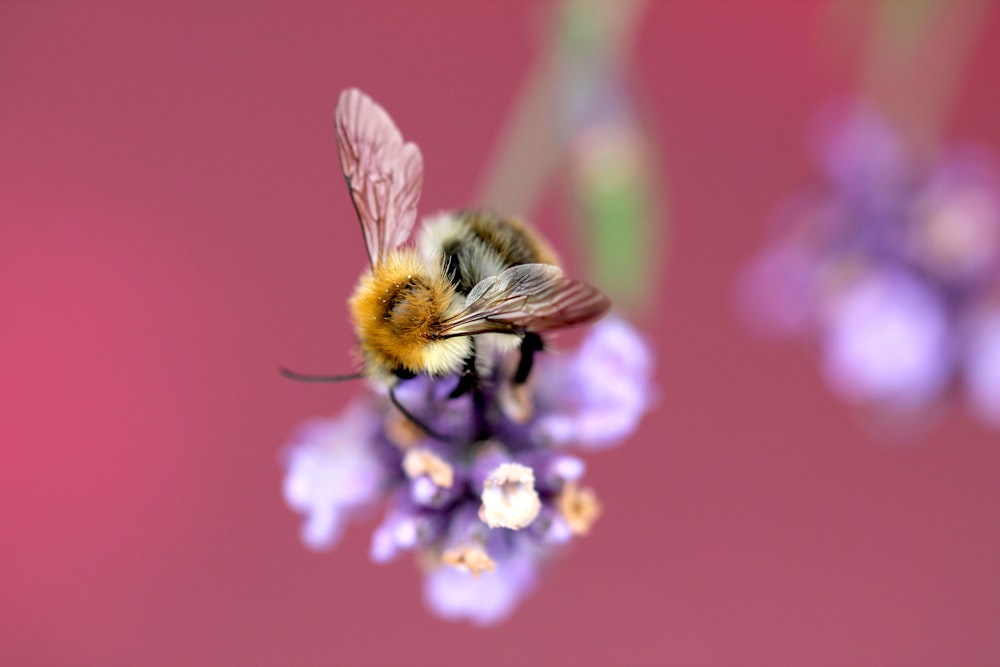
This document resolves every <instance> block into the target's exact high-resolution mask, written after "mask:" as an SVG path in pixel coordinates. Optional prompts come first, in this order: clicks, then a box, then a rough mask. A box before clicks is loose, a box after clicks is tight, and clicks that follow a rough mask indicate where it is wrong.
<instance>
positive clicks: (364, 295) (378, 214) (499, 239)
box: [283, 88, 610, 430]
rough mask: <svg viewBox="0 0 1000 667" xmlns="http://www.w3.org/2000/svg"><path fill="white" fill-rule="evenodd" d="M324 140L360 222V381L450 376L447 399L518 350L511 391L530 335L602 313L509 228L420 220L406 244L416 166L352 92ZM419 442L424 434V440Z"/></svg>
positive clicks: (517, 227)
mask: <svg viewBox="0 0 1000 667" xmlns="http://www.w3.org/2000/svg"><path fill="white" fill-rule="evenodd" d="M335 118H336V137H337V148H338V152H339V155H340V164H341V167H342V169H343V172H344V178H345V180H346V181H347V188H348V191H349V193H350V196H351V201H352V202H353V204H354V209H355V211H356V212H357V216H358V220H359V221H360V222H361V232H362V236H363V237H364V243H365V248H366V250H367V252H368V260H369V264H370V268H368V269H367V270H365V271H364V272H363V273H362V275H361V277H360V279H359V281H358V284H357V287H356V288H355V291H354V294H353V296H352V297H351V299H350V302H349V303H350V311H351V319H352V321H353V324H354V331H355V334H356V336H357V340H358V344H359V347H360V349H361V354H362V358H363V370H362V371H361V373H358V374H355V375H351V376H340V377H324V376H309V375H301V374H298V373H293V372H291V371H287V370H285V371H283V372H284V373H285V374H286V375H287V376H289V377H293V378H294V379H301V380H314V381H323V380H336V379H345V378H348V377H365V378H368V379H369V380H371V381H373V382H375V383H377V384H379V385H382V386H384V387H385V388H386V389H388V390H389V394H390V397H391V398H392V400H393V403H395V404H396V406H397V407H398V408H399V409H400V411H401V412H403V414H404V415H405V416H407V417H408V418H410V419H411V420H413V421H414V422H415V423H417V424H418V425H420V426H423V425H422V424H420V422H419V421H417V420H415V419H413V417H412V415H410V414H409V413H408V412H407V411H406V410H405V408H403V406H401V405H400V404H399V403H398V401H396V400H395V395H394V394H393V393H392V389H393V387H394V386H395V385H396V384H397V383H398V382H399V381H400V380H405V379H409V378H413V377H416V376H417V375H421V374H426V375H429V376H432V377H445V376H451V375H461V377H462V380H461V381H460V383H459V386H458V387H456V389H455V391H454V392H452V395H453V396H457V395H460V394H461V393H462V392H464V391H468V390H470V389H473V388H474V387H475V385H476V383H477V382H478V381H479V380H480V378H482V377H484V376H485V375H486V374H487V373H489V372H491V371H492V370H493V369H494V368H495V363H496V359H498V358H499V357H500V356H502V355H503V354H504V353H505V352H507V351H511V350H513V349H516V348H517V347H520V351H521V357H520V361H519V363H518V366H517V369H516V371H514V375H513V377H511V378H510V381H511V382H513V383H515V384H521V383H523V382H525V381H526V380H527V377H528V375H529V374H530V371H531V365H532V358H533V355H534V353H535V352H538V351H540V350H541V349H542V348H543V347H544V345H543V339H542V334H545V333H547V332H550V331H553V330H556V329H562V328H566V327H569V326H573V325H578V324H584V323H587V322H591V321H593V320H596V319H598V318H599V317H601V316H602V315H604V314H605V313H606V312H607V310H608V309H609V307H610V302H609V300H608V298H607V297H606V296H605V295H604V294H603V293H602V292H601V291H600V290H598V289H597V288H595V287H592V286H591V285H588V284H586V283H583V282H580V281H577V280H573V279H570V278H568V277H566V276H565V275H564V273H563V271H562V269H561V268H560V267H559V264H558V260H557V258H556V255H555V253H553V252H552V250H551V249H550V248H549V247H548V245H547V244H546V243H545V242H544V241H543V240H542V239H541V237H540V236H538V234H536V233H535V232H534V231H533V230H532V229H531V228H530V227H528V226H527V225H526V224H525V223H523V222H521V221H520V220H518V219H515V218H510V217H504V216H500V215H497V214H494V213H491V212H487V211H460V212H447V213H441V214H438V215H436V216H432V217H430V218H428V219H425V220H424V222H423V225H422V227H421V229H420V231H419V233H418V234H417V238H416V242H415V244H413V245H407V240H408V239H409V237H410V233H411V231H412V230H413V227H414V224H415V222H416V219H417V202H418V201H419V199H420V193H421V188H422V185H423V157H422V155H421V153H420V149H419V148H418V147H417V146H416V145H415V144H413V143H409V142H404V140H403V136H402V134H401V133H400V131H399V129H398V128H397V127H396V124H395V123H394V122H393V120H392V118H391V117H390V116H389V114H388V113H387V112H386V111H385V109H383V108H382V107H381V106H380V105H378V104H377V103H376V102H374V101H373V100H372V99H371V98H370V97H368V96H367V95H365V94H364V93H362V92H361V91H359V90H357V89H353V88H352V89H348V90H345V91H344V92H343V93H342V94H341V96H340V99H339V101H338V103H337V109H336V115H335ZM425 430H428V429H425Z"/></svg>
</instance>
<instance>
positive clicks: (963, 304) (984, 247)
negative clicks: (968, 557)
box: [739, 103, 1000, 426]
mask: <svg viewBox="0 0 1000 667" xmlns="http://www.w3.org/2000/svg"><path fill="white" fill-rule="evenodd" d="M816 129H817V132H816V133H815V135H814V139H815V141H814V142H813V147H814V149H815V151H814V153H815V157H816V162H817V163H818V166H819V168H820V169H821V171H822V173H823V175H824V176H825V179H824V181H823V182H822V183H821V184H818V185H816V186H815V187H813V188H811V189H809V190H807V191H804V192H801V193H799V194H798V195H797V196H795V197H793V198H792V199H790V200H789V201H788V202H786V203H785V205H784V206H783V207H782V208H780V209H779V210H778V212H777V215H776V218H777V220H776V222H777V223H778V225H777V229H776V234H775V238H774V239H773V240H772V241H771V243H770V244H769V245H768V246H767V247H766V248H765V249H764V250H763V251H762V252H761V253H760V254H759V255H758V256H757V257H756V258H755V259H754V260H753V262H752V263H751V264H750V265H749V266H748V268H747V271H746V273H745V274H744V276H743V279H742V281H741V282H740V285H739V287H740V292H739V294H740V297H741V299H742V302H743V305H744V306H745V307H746V309H747V313H748V315H750V317H751V320H750V321H751V323H752V324H754V325H756V326H757V327H758V328H760V329H761V330H762V331H763V332H764V333H769V334H776V335H784V336H793V335H797V336H809V337H811V338H813V339H814V340H816V341H817V344H818V346H819V349H820V353H821V358H822V370H823V373H824V376H825V378H826V380H827V383H828V385H829V386H830V388H831V389H832V390H833V391H834V392H835V393H836V394H838V395H839V396H841V397H843V398H844V399H846V400H848V401H851V402H856V403H862V404H866V405H872V406H875V407H876V408H877V409H881V410H885V411H888V412H890V413H914V412H916V411H919V410H924V409H926V408H928V407H930V406H931V405H933V404H935V403H937V402H938V401H940V400H941V399H942V398H943V397H944V396H945V395H946V393H947V392H949V391H951V390H960V391H962V392H963V393H964V395H965V396H966V397H967V400H968V401H969V403H970V406H971V407H972V409H973V410H974V411H975V412H976V413H977V414H979V415H980V416H981V417H982V418H983V419H985V420H986V421H988V422H991V423H993V424H995V425H997V426H1000V182H998V170H997V168H996V165H995V164H994V162H993V160H992V158H991V156H990V155H989V154H988V153H986V152H985V151H983V150H981V149H976V148H974V147H970V146H965V147H951V148H950V149H949V150H947V151H944V152H942V154H941V155H940V157H939V159H938V160H936V161H935V162H934V163H931V164H927V163H924V162H921V161H919V160H917V159H916V158H915V157H914V156H913V154H912V152H910V151H908V150H907V147H906V146H905V145H904V143H903V141H902V140H901V138H900V137H899V136H898V135H897V134H896V133H895V132H894V130H893V128H892V127H891V126H890V125H889V124H888V122H887V121H886V120H885V119H883V118H882V117H880V116H879V115H878V114H877V113H876V112H875V111H874V110H872V109H871V108H869V107H866V106H865V105H863V104H861V103H850V104H846V105H840V106H837V107H831V108H830V109H829V110H828V111H827V113H826V114H825V115H822V116H821V117H820V122H819V123H817V126H816Z"/></svg>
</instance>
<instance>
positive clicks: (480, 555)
mask: <svg viewBox="0 0 1000 667" xmlns="http://www.w3.org/2000/svg"><path fill="white" fill-rule="evenodd" d="M441 562H442V563H444V564H445V565H450V566H451V567H457V568H459V569H462V570H466V571H467V572H469V573H470V574H472V576H473V577H478V576H479V575H480V574H482V573H483V572H493V571H494V570H496V569H497V564H496V561H494V560H493V559H492V558H490V555H489V554H488V553H486V549H484V548H483V546H482V545H480V544H471V545H468V544H467V545H463V546H460V547H455V548H452V549H448V550H447V551H445V552H444V553H443V554H441Z"/></svg>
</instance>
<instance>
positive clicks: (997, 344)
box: [965, 309, 1000, 426]
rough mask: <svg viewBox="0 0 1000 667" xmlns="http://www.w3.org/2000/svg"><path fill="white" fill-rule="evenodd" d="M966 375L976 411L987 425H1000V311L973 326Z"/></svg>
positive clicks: (981, 319)
mask: <svg viewBox="0 0 1000 667" xmlns="http://www.w3.org/2000/svg"><path fill="white" fill-rule="evenodd" d="M965 374H966V378H967V380H968V383H969V400H970V401H971V403H972V408H973V410H975V412H976V413H977V414H978V415H979V416H981V417H982V418H983V419H984V420H986V421H987V422H989V423H991V424H993V425H995V426H1000V309H994V310H993V311H991V312H990V313H988V314H986V315H984V316H981V317H980V318H979V319H978V320H977V321H976V322H975V324H974V325H973V327H972V332H971V334H970V336H969V339H968V348H967V350H966V353H965Z"/></svg>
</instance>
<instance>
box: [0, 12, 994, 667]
mask: <svg viewBox="0 0 1000 667" xmlns="http://www.w3.org/2000/svg"><path fill="white" fill-rule="evenodd" d="M998 42H1000V12H998V11H997V8H996V7H995V6H994V5H993V4H991V3H986V2H977V1H976V0H965V1H963V2H956V3H934V2H928V1H920V2H916V1H914V2H899V3H877V2H856V1H852V0H848V1H830V2H792V1H777V0H775V1H762V2H752V3H751V2H738V1H720V2H713V3H696V2H684V1H679V0H678V1H662V2H647V3H642V2H629V3H620V4H616V5H615V6H614V8H613V9H610V10H609V9H608V7H607V6H604V5H600V4H594V3H579V2H575V3H562V4H558V3H540V2H458V1H450V0H441V1H437V2H432V3H415V2H413V3H411V2H388V1H375V2H367V3H350V4H349V3H346V2H344V3H340V2H338V3H329V4H322V3H299V4H296V3H280V4H279V3H266V2H259V3H228V2H212V3H178V2H171V3H162V4H161V3H143V4H141V5H133V4H128V3H99V2H92V3H55V2H53V3H30V2H7V3H3V5H2V6H0V90H2V93H0V95H2V104H0V305H2V308H3V321H2V323H0V360H2V365H0V368H2V371H3V376H4V382H3V383H2V384H0V400H2V405H3V406H4V407H3V411H2V412H3V416H2V418H0V525H2V526H3V534H4V536H5V539H4V546H3V548H2V549H0V591H2V595H0V599H2V602H0V628H2V629H0V661H2V662H3V663H4V664H11V665H36V664H37V665H248V664H253V665H287V664H294V665H329V664H336V665H421V664H436V665H451V664H455V665H457V664H469V663H470V662H473V663H475V664H477V665H482V666H486V665H509V664H548V665H608V664H628V665H662V664H679V665H750V664H771V665H804V664H881V665H896V664H898V665H912V664H961V665H993V664H997V663H998V662H1000V634H998V633H997V632H996V628H997V623H998V621H1000V575H998V573H997V570H996V563H997V562H998V560H1000V484H998V483H997V481H998V479H1000V434H998V432H997V430H996V429H995V428H991V427H989V426H987V425H984V424H982V423H980V422H979V421H977V420H976V419H974V418H973V417H971V416H970V415H969V414H968V413H967V412H966V411H964V410H962V409H955V407H954V406H950V405H949V404H944V405H943V406H941V407H940V408H939V409H938V410H937V413H936V414H935V418H934V419H933V420H931V421H930V422H929V423H924V422H921V423H918V424H912V423H911V424H908V425H906V426H904V428H903V429H902V430H903V431H905V434H904V437H900V436H899V434H898V432H897V431H898V429H897V431H894V435H893V436H892V437H884V429H880V428H877V427H876V428H872V425H871V421H872V419H871V417H870V416H868V415H866V414H865V413H859V411H858V409H857V408H856V407H851V406H849V405H847V404H845V403H843V402H841V401H840V400H838V399H836V398H835V397H833V396H831V395H830V393H829V391H828V389H827V386H826V384H825V383H824V381H823V379H822V377H821V374H820V372H819V370H818V367H817V360H816V354H815V350H814V349H812V348H811V347H810V346H809V345H808V344H805V345H803V344H781V343H774V342H764V341H761V340H760V339H758V338H755V337H754V336H752V335H750V334H749V333H748V330H747V329H748V327H747V326H746V325H745V322H744V321H743V319H741V317H740V315H739V314H738V309H737V308H735V307H734V284H735V283H736V281H737V279H738V276H739V275H740V274H741V271H742V268H743V266H744V265H745V264H746V262H748V261H749V260H750V258H751V257H753V256H754V255H755V253H757V252H758V250H759V248H760V247H761V245H762V244H763V242H764V240H765V238H766V229H767V226H768V220H769V218H770V216H771V215H772V213H773V211H774V209H775V207H776V205H778V204H779V203H780V202H781V201H782V200H783V199H785V198H786V197H787V196H788V195H789V193H792V192H794V191H795V190H797V189H799V188H801V187H803V186H804V185H806V184H808V183H810V182H812V181H814V180H815V179H816V178H817V176H816V166H815V164H814V162H813V160H812V159H811V158H810V155H809V153H808V150H807V146H806V134H807V133H806V130H807V127H808V125H809V123H810V122H811V119H812V118H813V117H814V115H815V113H816V111H817V110H818V109H819V108H820V107H821V106H822V105H823V104H824V103H826V102H827V101H828V100H829V99H831V98H834V97H839V96H843V95H845V94H846V95H853V94H855V93H858V92H863V93H865V94H867V95H868V96H869V97H870V98H871V99H873V100H875V102H876V103H878V104H880V105H881V106H882V108H883V109H884V110H885V113H886V114H887V115H888V117H889V118H891V119H892V120H893V121H894V122H896V123H897V124H898V125H899V127H900V128H901V132H902V133H904V134H906V135H907V136H909V137H913V145H914V146H915V148H914V150H915V151H916V153H917V154H920V155H933V152H934V146H935V144H936V143H939V142H941V141H943V140H948V139H951V138H960V139H962V140H966V141H970V142H975V143H976V144H978V145H979V146H981V147H983V149H984V150H988V151H992V153H994V154H996V153H1000V123H998V118H1000V87H998V86H997V85H996V83H997V75H998V72H1000V49H997V48H996V47H995V45H996V44H997V43H998ZM352 85H353V86H358V87H361V88H362V89H364V90H365V91H367V92H368V93H370V94H371V95H372V96H373V97H375V99H377V100H378V101H380V102H381V103H382V104H383V105H384V106H385V107H386V108H387V109H389V111H390V112H391V114H392V115H393V117H394V118H395V120H396V121H397V123H398V124H399V126H400V127H401V128H402V130H403V132H404V134H405V135H406V137H407V138H408V139H410V140H413V141H416V142H417V143H419V145H420V146H421V148H422V150H423V154H424V159H425V167H426V172H425V180H424V190H423V197H422V200H421V210H422V211H423V212H424V213H431V212H434V211H438V210H441V209H446V208H454V207H462V206H471V205H479V204H489V205H493V206H496V207H500V208H504V209H509V210H511V211H515V212H518V213H522V214H523V215H525V216H527V217H529V218H531V219H532V220H534V221H535V223H536V224H537V226H538V227H540V228H541V230H542V231H543V233H544V234H546V235H547V236H548V238H550V239H551V240H552V242H553V244H554V245H555V247H556V248H558V249H559V251H560V253H561V254H562V256H563V257H564V259H565V260H566V264H567V265H568V266H569V267H570V270H571V272H572V273H574V274H575V275H583V276H588V277H589V279H590V280H592V281H594V282H596V283H598V284H600V285H601V286H602V287H605V289H607V290H608V291H609V292H611V293H612V294H613V295H614V296H615V298H616V301H617V302H618V303H619V304H621V307H622V309H623V311H624V312H625V314H626V315H628V316H629V317H630V318H631V319H632V321H633V322H634V323H635V324H636V325H638V326H639V327H640V328H641V329H642V330H643V331H644V332H645V333H646V335H647V336H648V338H649V339H650V341H651V342H652V343H653V345H654V347H655V350H656V355H657V367H658V370H657V382H658V384H659V386H660V398H659V405H658V407H657V409H656V410H655V411H653V412H652V413H651V414H649V415H648V416H647V418H646V419H645V421H644V422H643V425H642V427H641V430H640V431H639V433H638V434H637V435H636V436H635V437H633V438H632V439H631V440H630V441H629V442H627V443H626V444H625V445H624V446H622V447H620V448H618V449H614V450H610V451H605V452H600V453H595V454H593V455H590V456H589V457H587V458H588V463H589V469H588V479H589V484H591V485H593V486H594V487H595V488H596V490H597V491H598V493H599V494H600V496H601V498H602V500H603V504H604V507H605V514H604V516H603V517H602V519H601V521H600V522H599V523H598V524H597V526H596V528H595V530H594V531H593V532H592V534H591V535H590V536H589V537H588V538H586V539H583V540H580V541H578V542H577V543H575V544H574V545H573V548H572V549H571V550H570V552H569V553H567V554H566V555H565V557H563V558H561V559H560V562H558V563H557V564H556V566H555V567H553V568H552V570H551V571H550V572H549V573H548V576H547V578H546V579H545V580H544V581H543V583H542V585H541V586H540V588H539V590H538V591H537V592H536V593H535V594H534V595H533V596H532V597H531V598H530V599H529V600H527V601H526V602H525V603H524V604H523V605H522V607H521V608H520V609H519V610H518V611H517V612H516V613H515V615H514V616H513V618H512V619H511V620H510V621H508V622H507V623H505V624H503V625H501V626H499V627H495V628H489V629H477V628H472V627H469V626H467V625H464V624H456V625H453V624H448V623H446V622H444V621H441V620H438V619H436V618H434V617H433V616H431V615H430V614H428V613H427V612H426V611H425V609H424V608H423V604H422V601H421V596H420V584H419V576H418V573H417V572H416V568H415V567H414V565H413V563H411V562H409V561H408V560H405V559H404V560H401V561H400V562H396V563H393V564H391V565H388V566H377V565H374V564H372V563H371V562H369V560H368V555H367V551H368V540H369V534H370V530H369V528H366V527H365V526H364V525H357V524H356V525H354V526H352V527H351V528H350V529H349V532H348V534H347V536H346V538H345V540H344V541H343V543H342V544H341V545H340V546H339V547H338V548H337V549H336V550H334V551H332V552H329V553H323V554H317V553H313V552H310V551H309V550H307V549H306V548H305V547H304V546H303V545H302V544H301V543H300V541H299V539H298V525H299V522H300V517H298V516H297V515H295V514H294V513H293V512H291V511H290V510H289V509H288V508H286V507H285V506H284V504H283V502H282V497H281V479H282V475H283V470H282V467H281V464H280V459H279V453H280V452H281V450H282V447H283V444H284V443H285V442H286V441H287V439H288V437H289V435H290V434H291V433H292V432H293V431H294V429H295V428H296V426H297V425H298V424H299V423H301V422H302V421H304V420H305V419H307V418H309V417H316V416H324V415H332V414H335V413H337V412H339V411H340V409H341V408H342V407H343V406H344V405H345V404H346V403H347V402H348V400H349V399H350V398H351V397H352V396H353V395H355V394H356V393H357V392H359V391H361V388H360V387H359V386H358V385H350V384H345V385H337V386H310V385H301V384H295V383H291V382H288V381H287V380H284V379H282V378H281V377H279V376H278V373H277V367H278V366H279V365H289V366H291V367H293V368H301V369H304V370H316V371H330V372H337V371H345V370H349V369H348V366H349V364H350V363H351V360H352V357H351V354H350V352H349V350H350V347H351V345H352V344H353V341H352V333H351V331H350V328H349V324H348V321H347V315H346V305H345V301H346V299H347V297H348V296H349V294H350V293H351V290H352V288H353V285H354V281H355V279H356V277H357V275H358V273H359V272H360V270H361V269H362V268H363V267H364V265H365V256H364V251H363V244H362V241H361V236H360V233H359V230H358V225H357V222H356V219H355V216H354V212H353V210H352V208H351V204H350V201H349V198H348V196H347V192H346V189H345V187H344V185H343V180H342V177H341V175H340V167H339V164H338V159H337V152H336V147H335V143H334V134H333V108H334V106H335V104H336V100H337V97H338V95H339V93H340V91H341V90H342V89H343V88H345V87H347V86H352ZM373 521H374V517H373Z"/></svg>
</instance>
